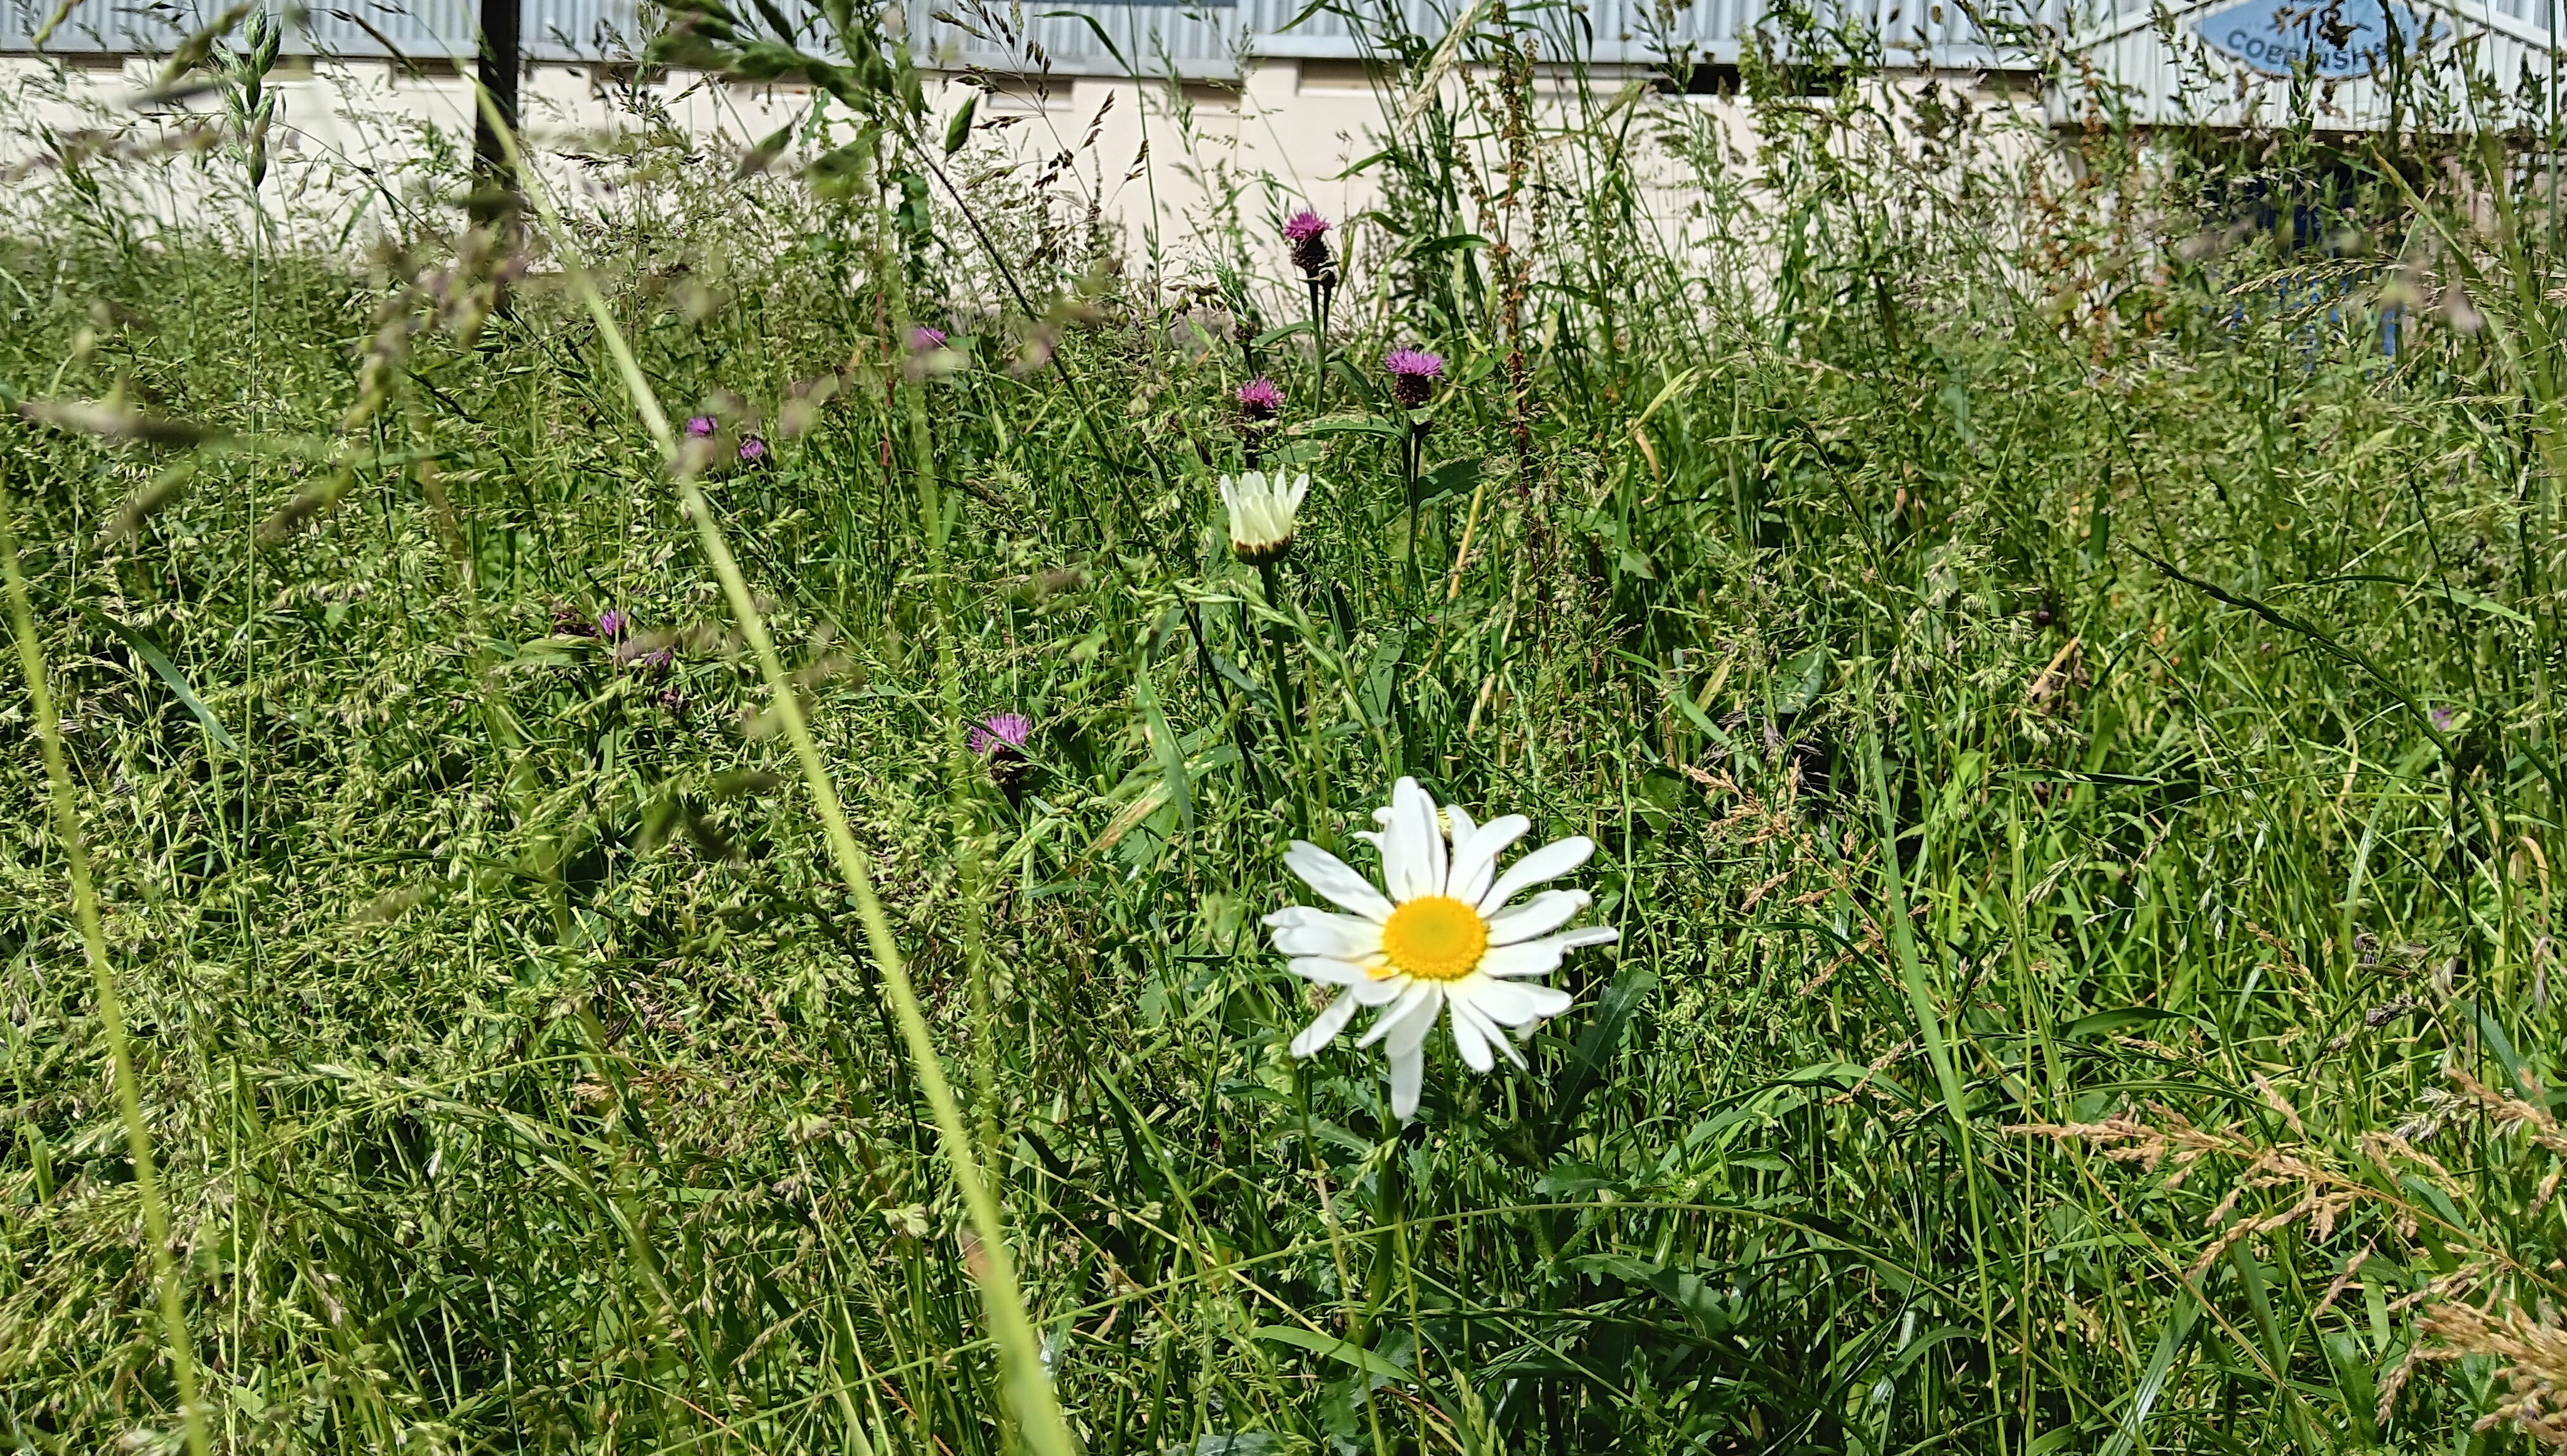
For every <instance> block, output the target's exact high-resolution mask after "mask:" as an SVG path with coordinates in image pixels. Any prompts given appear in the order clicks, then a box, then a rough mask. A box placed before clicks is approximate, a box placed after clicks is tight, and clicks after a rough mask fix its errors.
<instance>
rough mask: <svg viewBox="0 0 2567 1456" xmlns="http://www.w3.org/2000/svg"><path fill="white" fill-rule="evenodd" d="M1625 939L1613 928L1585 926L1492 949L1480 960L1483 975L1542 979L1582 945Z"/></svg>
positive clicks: (1599, 944)
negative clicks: (1536, 977)
mask: <svg viewBox="0 0 2567 1456" xmlns="http://www.w3.org/2000/svg"><path fill="white" fill-rule="evenodd" d="M1621 938H1622V933H1621V932H1620V931H1618V930H1615V929H1614V928H1613V927H1611V926H1609V925H1585V926H1580V927H1578V928H1577V929H1575V930H1565V931H1562V932H1561V933H1560V934H1558V935H1556V936H1551V937H1548V938H1546V939H1543V940H1538V941H1519V942H1518V943H1516V944H1515V945H1512V946H1492V947H1490V948H1489V953H1488V954H1487V955H1485V956H1482V957H1481V958H1480V974H1481V975H1483V976H1542V975H1546V974H1548V973H1549V972H1550V971H1552V970H1553V969H1554V968H1556V967H1557V966H1559V965H1560V958H1561V957H1562V956H1563V955H1565V954H1567V953H1568V952H1570V951H1573V950H1576V949H1577V948H1578V947H1580V946H1606V945H1611V944H1612V943H1613V942H1615V941H1618V940H1620V939H1621Z"/></svg>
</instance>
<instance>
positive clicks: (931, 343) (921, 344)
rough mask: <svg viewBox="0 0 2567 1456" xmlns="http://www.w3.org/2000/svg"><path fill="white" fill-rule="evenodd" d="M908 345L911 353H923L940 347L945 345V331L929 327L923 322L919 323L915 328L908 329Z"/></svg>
mask: <svg viewBox="0 0 2567 1456" xmlns="http://www.w3.org/2000/svg"><path fill="white" fill-rule="evenodd" d="M909 347H910V349H911V351H912V352H913V353H918V354H925V353H927V352H928V351H930V350H933V349H942V348H944V347H945V331H944V330H943V329H936V328H930V327H928V326H927V325H925V324H921V325H919V326H918V327H917V328H915V329H912V330H910V331H909Z"/></svg>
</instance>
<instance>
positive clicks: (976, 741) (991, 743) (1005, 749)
mask: <svg viewBox="0 0 2567 1456" xmlns="http://www.w3.org/2000/svg"><path fill="white" fill-rule="evenodd" d="M1033 730H1034V721H1033V720H1032V719H1030V718H1027V717H1025V716H1024V715H1023V714H1021V713H994V714H992V715H990V716H989V717H988V718H986V719H983V720H982V721H981V725H980V727H978V728H974V729H972V736H971V739H970V742H971V747H972V751H973V752H975V753H978V754H980V755H981V756H982V757H984V758H987V759H988V760H990V781H991V782H992V783H995V784H997V785H998V792H1000V793H1002V794H1005V795H1006V796H1007V802H1008V803H1009V804H1010V805H1021V804H1022V803H1023V800H1024V792H1025V755H1024V752H1023V751H1022V750H1023V748H1024V746H1025V739H1026V738H1028V737H1031V736H1032V735H1033Z"/></svg>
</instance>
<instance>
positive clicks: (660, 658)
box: [635, 647, 678, 673]
mask: <svg viewBox="0 0 2567 1456" xmlns="http://www.w3.org/2000/svg"><path fill="white" fill-rule="evenodd" d="M677 661H678V652H677V649H675V648H669V647H663V648H659V649H656V650H654V651H651V652H646V653H644V654H642V656H641V657H640V658H639V659H637V660H636V662H635V666H637V667H639V668H641V669H642V670H643V671H644V672H649V673H657V672H661V671H664V670H666V669H667V668H669V667H671V666H673V665H675V664H676V662H677Z"/></svg>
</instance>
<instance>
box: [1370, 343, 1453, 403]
mask: <svg viewBox="0 0 2567 1456" xmlns="http://www.w3.org/2000/svg"><path fill="white" fill-rule="evenodd" d="M1381 367H1382V368H1383V370H1385V371H1387V372H1388V373H1389V375H1390V397H1391V398H1392V399H1394V400H1397V401H1398V402H1399V403H1400V407H1401V408H1402V409H1408V410H1414V409H1417V408H1418V407H1420V406H1422V405H1424V404H1425V403H1426V400H1427V397H1428V396H1429V395H1431V394H1433V393H1434V392H1435V381H1437V380H1439V379H1442V378H1443V377H1444V356H1443V355H1441V354H1429V353H1427V352H1426V351H1425V350H1423V349H1414V348H1406V347H1402V348H1398V349H1393V350H1392V351H1390V352H1389V353H1388V354H1386V355H1383V356H1382V360H1381Z"/></svg>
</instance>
